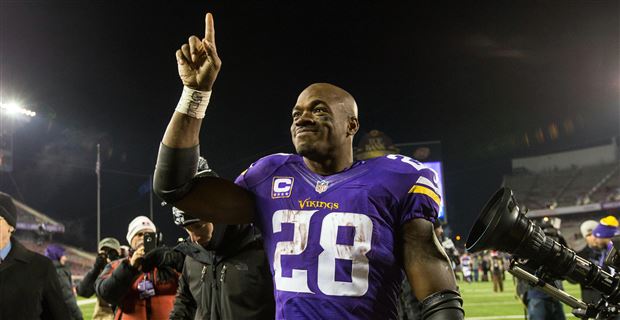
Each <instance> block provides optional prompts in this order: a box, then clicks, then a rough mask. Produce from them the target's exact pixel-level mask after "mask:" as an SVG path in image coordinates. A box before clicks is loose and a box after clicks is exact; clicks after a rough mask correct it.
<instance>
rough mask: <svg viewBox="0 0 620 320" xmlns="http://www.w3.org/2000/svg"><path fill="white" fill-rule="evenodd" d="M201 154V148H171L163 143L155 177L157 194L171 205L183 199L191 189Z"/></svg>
mask: <svg viewBox="0 0 620 320" xmlns="http://www.w3.org/2000/svg"><path fill="white" fill-rule="evenodd" d="M199 153H200V146H195V147H191V148H169V147H167V146H166V145H164V144H163V143H161V144H160V146H159V154H158V155H157V164H156V165H155V173H154V175H153V191H154V192H155V194H156V195H157V196H158V197H160V198H161V199H162V200H164V201H166V202H168V203H170V204H174V203H175V202H177V201H179V200H180V199H182V198H183V197H184V196H185V195H186V194H187V193H188V192H189V190H190V189H191V180H192V178H193V177H194V175H195V174H196V169H197V167H198V158H199Z"/></svg>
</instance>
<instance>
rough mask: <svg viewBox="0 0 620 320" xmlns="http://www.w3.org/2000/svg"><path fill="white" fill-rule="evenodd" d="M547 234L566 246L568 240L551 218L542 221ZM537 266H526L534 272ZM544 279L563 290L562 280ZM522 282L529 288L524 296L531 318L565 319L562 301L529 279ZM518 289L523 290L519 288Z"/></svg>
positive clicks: (542, 319) (529, 317)
mask: <svg viewBox="0 0 620 320" xmlns="http://www.w3.org/2000/svg"><path fill="white" fill-rule="evenodd" d="M540 227H541V228H542V230H543V232H544V233H545V236H547V237H549V238H552V239H553V240H555V241H556V242H558V243H560V244H562V245H564V246H566V240H564V237H562V234H561V233H560V230H558V229H556V228H555V227H553V225H552V224H551V222H549V220H547V219H544V220H543V221H542V223H540ZM534 267H535V266H528V265H527V264H526V265H525V266H524V269H526V270H527V271H528V272H531V273H533V272H534V271H533V270H532V269H533V268H534ZM543 280H544V281H545V282H547V283H549V284H551V285H553V286H555V287H556V288H558V289H560V290H563V289H564V288H563V286H562V281H561V280H556V279H552V278H548V279H547V278H543ZM521 284H522V285H523V286H524V287H526V288H527V291H526V293H525V296H524V297H523V300H524V303H525V304H526V305H527V313H528V319H529V320H546V319H553V320H565V319H566V317H565V315H564V309H563V306H562V303H561V302H560V301H558V300H557V299H555V298H553V297H552V296H550V295H548V294H547V293H545V292H544V291H542V290H541V289H540V288H539V287H532V286H531V284H529V283H527V281H522V282H521ZM518 291H521V290H519V289H518Z"/></svg>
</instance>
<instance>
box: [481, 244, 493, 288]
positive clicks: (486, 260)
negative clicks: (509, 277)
mask: <svg viewBox="0 0 620 320" xmlns="http://www.w3.org/2000/svg"><path fill="white" fill-rule="evenodd" d="M490 270H491V256H489V253H488V252H487V251H486V250H485V251H483V252H482V260H481V261H480V271H481V272H482V277H481V279H480V280H481V281H482V282H488V281H489V271H490Z"/></svg>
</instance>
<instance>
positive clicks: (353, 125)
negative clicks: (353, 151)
mask: <svg viewBox="0 0 620 320" xmlns="http://www.w3.org/2000/svg"><path fill="white" fill-rule="evenodd" d="M359 129H360V122H359V120H358V119H357V117H356V116H349V121H348V124H347V135H348V136H354V135H355V134H356V133H357V131H358V130H359Z"/></svg>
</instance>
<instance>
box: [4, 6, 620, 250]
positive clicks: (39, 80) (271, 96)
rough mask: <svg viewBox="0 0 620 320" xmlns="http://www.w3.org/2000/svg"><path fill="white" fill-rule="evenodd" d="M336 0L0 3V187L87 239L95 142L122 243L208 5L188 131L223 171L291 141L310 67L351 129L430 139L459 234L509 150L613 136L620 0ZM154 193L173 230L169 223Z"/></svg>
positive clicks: (107, 231)
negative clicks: (11, 124) (17, 107)
mask: <svg viewBox="0 0 620 320" xmlns="http://www.w3.org/2000/svg"><path fill="white" fill-rule="evenodd" d="M52 2H53V3H52ZM335 2H336V1H331V2H318V1H304V2H301V1H288V2H287V1H282V2H266V1H265V2H247V3H241V2H240V1H234V2H233V1H228V3H225V2H224V1H221V2H216V1H201V2H190V1H176V2H175V3H172V2H171V1H169V2H167V3H166V4H157V3H156V2H154V1H152V2H136V1H125V2H120V1H119V2H115V1H6V0H0V99H2V101H4V102H8V101H10V100H13V99H17V100H19V101H21V103H22V104H23V105H25V106H27V107H28V108H29V109H32V110H34V111H36V112H37V113H38V116H37V117H36V118H34V119H33V120H32V121H30V122H23V121H22V122H21V123H20V124H19V125H18V128H17V129H16V132H15V135H14V146H15V150H14V152H15V157H14V171H13V173H12V174H10V175H9V174H7V173H1V174H0V190H4V191H6V192H8V193H10V194H12V195H14V196H15V197H16V198H17V199H20V200H22V201H24V202H26V203H27V204H29V205H31V206H32V207H34V208H36V209H38V210H40V211H42V212H44V213H46V214H48V215H49V216H51V217H53V218H55V219H57V220H60V221H62V222H63V223H65V225H66V226H67V234H65V236H64V237H63V240H64V241H66V242H67V243H70V244H74V245H77V246H80V247H83V248H86V249H89V250H94V248H95V242H96V224H95V222H96V176H95V159H96V144H97V143H100V144H101V146H102V190H103V192H102V221H103V222H102V236H110V235H111V236H115V237H117V238H118V239H119V240H121V242H124V241H125V240H124V239H125V233H126V230H127V224H128V223H129V221H130V220H131V219H132V218H133V217H135V216H137V215H139V214H144V215H148V208H149V202H148V195H147V194H145V193H140V192H139V190H140V187H141V185H143V184H144V183H145V182H147V181H148V175H149V174H151V173H152V169H153V168H154V164H155V159H156V154H157V148H158V145H159V141H160V139H161V137H162V135H163V132H164V129H165V127H166V125H167V123H168V121H169V119H170V116H171V115H172V112H173V109H174V107H175V106H176V103H177V101H178V97H179V95H180V92H181V89H182V85H181V82H180V80H179V79H178V75H177V70H176V61H175V57H174V52H175V51H176V50H177V49H178V48H179V47H180V46H181V45H182V44H183V43H184V42H185V41H187V38H188V37H189V36H190V35H192V34H195V35H197V36H199V37H202V36H203V35H204V14H205V13H206V12H207V11H210V12H212V13H213V14H214V17H215V28H216V42H217V47H218V52H219V55H220V57H221V59H222V61H223V66H222V70H221V71H220V74H219V77H218V79H217V81H216V83H215V86H214V91H213V96H212V100H211V101H212V102H211V105H210V106H209V109H208V111H207V117H206V120H205V121H204V123H203V130H202V134H201V145H202V150H203V155H204V156H206V157H207V158H208V159H209V162H210V164H211V166H212V167H213V168H214V169H215V170H216V171H218V172H219V173H220V175H222V176H224V177H227V178H230V179H233V178H234V177H235V176H236V175H237V174H238V173H239V172H241V171H242V170H243V169H245V168H246V167H247V166H248V165H249V164H250V163H252V162H253V161H255V160H256V159H258V158H259V157H261V156H263V155H267V154H270V153H274V152H292V151H293V148H292V144H291V141H290V134H289V130H288V128H289V126H290V109H291V108H292V107H293V104H294V102H295V100H296V97H297V95H298V94H299V92H300V91H301V90H302V89H303V88H304V87H306V86H307V85H308V84H310V83H313V82H331V83H334V84H336V85H339V86H341V87H343V88H345V89H346V90H348V91H349V92H351V93H352V94H353V96H354V97H355V98H356V100H357V102H358V105H359V108H360V121H361V126H362V127H361V131H360V133H361V134H358V137H357V138H358V139H359V138H361V136H362V135H363V133H365V132H368V131H370V130H372V129H378V130H381V131H383V132H385V133H386V134H388V135H389V136H390V137H391V138H392V139H393V140H394V141H395V142H415V141H428V140H441V142H442V152H443V159H444V163H445V168H444V170H445V178H444V180H445V183H446V185H447V191H446V192H447V194H446V199H447V206H448V207H447V212H448V219H449V223H450V225H451V227H452V228H453V230H454V231H455V234H456V233H460V234H463V235H464V234H466V233H467V231H468V230H469V228H470V226H471V225H472V224H473V222H474V219H475V217H477V215H478V212H479V210H480V208H481V207H482V206H483V204H484V202H485V201H486V199H487V197H489V196H490V195H491V194H492V193H493V191H494V190H495V189H496V188H497V187H498V186H499V184H500V183H501V180H502V175H503V174H506V173H510V159H511V158H512V157H516V156H527V155H533V154H540V153H545V152H553V151H559V150H566V149H569V148H576V147H585V146H590V145H595V144H598V143H605V142H607V141H608V139H609V138H610V137H612V136H618V135H619V126H620V64H619V60H620V58H619V57H620V40H619V39H620V2H618V1H544V2H543V1H537V2H530V3H529V4H523V3H520V4H517V3H516V2H513V1H489V2H486V3H485V2H482V1H476V2H471V3H464V2H459V3H454V4H449V3H447V2H446V3H445V4H444V5H443V6H439V5H436V6H430V5H413V4H400V3H396V2H394V3H392V2H379V1H376V2H374V1H373V2H371V1H356V2H339V4H338V5H335V4H334V3H335ZM300 3H301V4H300ZM526 137H527V142H526ZM356 143H357V140H356ZM156 203H158V201H156ZM154 207H155V223H156V224H157V225H158V226H159V227H160V228H161V229H162V230H163V232H164V236H165V237H166V238H167V242H168V243H169V244H171V243H173V240H174V239H176V238H177V237H178V236H181V235H183V233H182V230H181V229H179V228H177V227H175V226H174V224H173V223H172V218H171V214H170V211H169V210H168V209H164V208H160V207H159V205H158V204H156V205H155V206H154Z"/></svg>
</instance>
